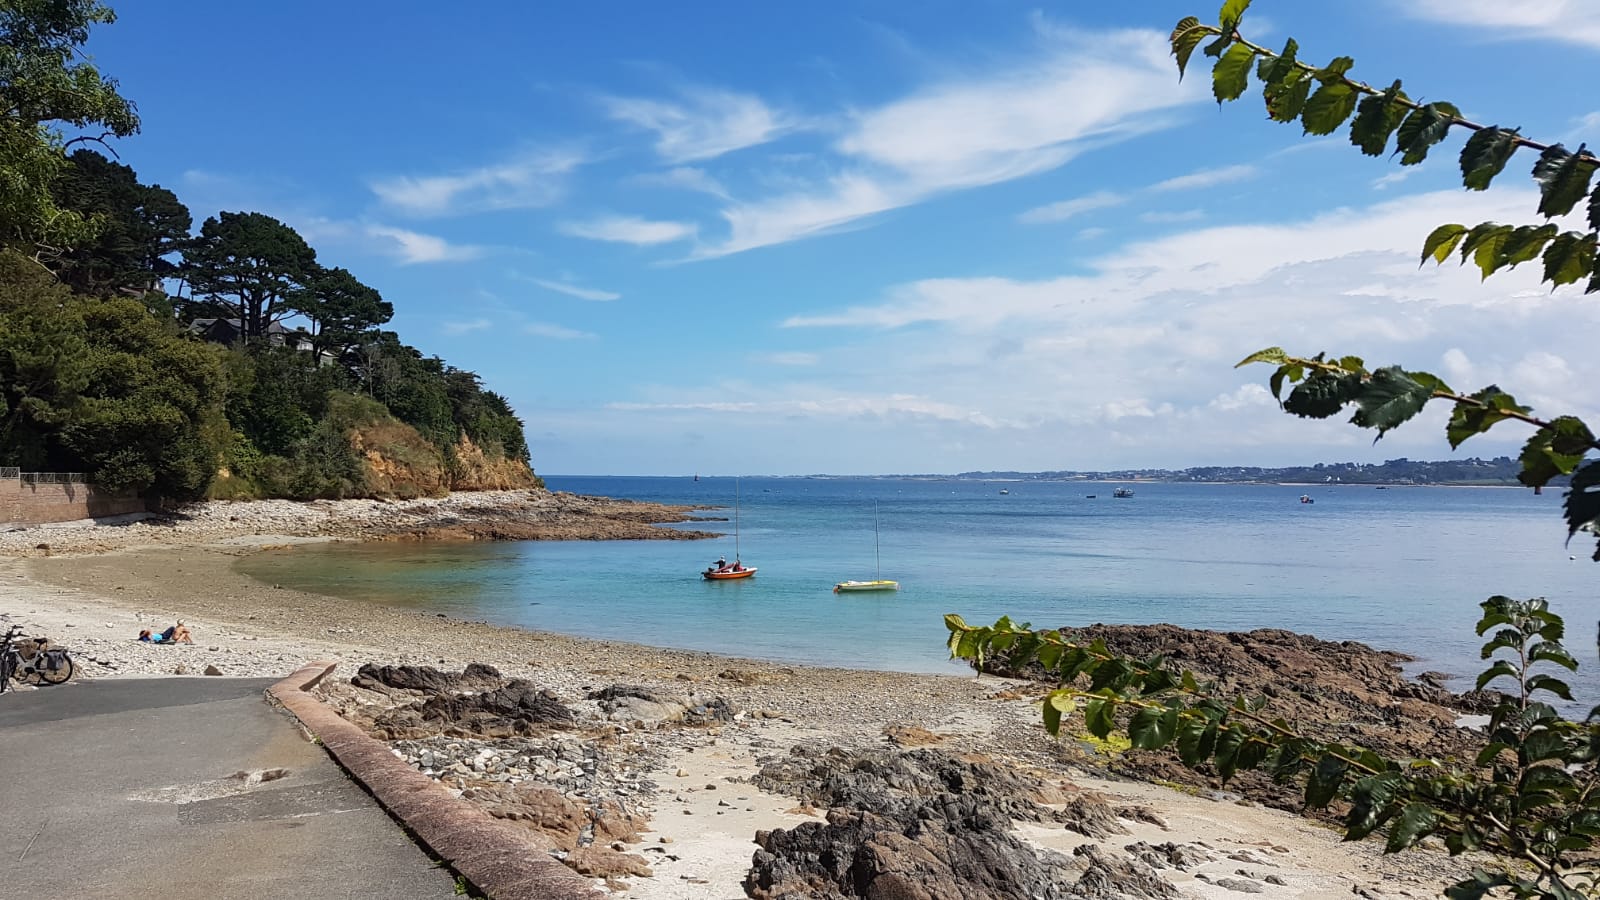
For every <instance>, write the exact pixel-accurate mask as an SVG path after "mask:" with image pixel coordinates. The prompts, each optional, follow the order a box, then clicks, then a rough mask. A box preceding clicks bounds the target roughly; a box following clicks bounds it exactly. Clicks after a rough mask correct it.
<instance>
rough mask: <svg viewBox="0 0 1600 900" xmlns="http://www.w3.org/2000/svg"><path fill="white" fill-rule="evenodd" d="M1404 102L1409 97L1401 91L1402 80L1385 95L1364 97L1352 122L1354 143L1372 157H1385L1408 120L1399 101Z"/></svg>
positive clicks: (1351, 138)
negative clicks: (1397, 133)
mask: <svg viewBox="0 0 1600 900" xmlns="http://www.w3.org/2000/svg"><path fill="white" fill-rule="evenodd" d="M1404 99H1406V94H1405V91H1402V90H1400V82H1399V81H1398V80H1396V81H1395V83H1394V84H1391V85H1389V89H1388V90H1386V91H1384V92H1383V93H1381V94H1373V95H1371V96H1369V97H1366V98H1364V99H1363V100H1362V101H1361V105H1360V106H1359V107H1358V111H1357V112H1356V120H1355V121H1354V122H1352V123H1350V143H1352V144H1354V145H1356V146H1357V147H1360V148H1361V152H1362V153H1365V154H1366V155H1368V156H1382V155H1383V150H1384V148H1385V147H1387V146H1388V144H1389V135H1391V134H1393V133H1394V130H1395V129H1396V128H1399V127H1400V122H1401V121H1402V120H1403V119H1405V116H1406V107H1405V106H1404V105H1402V104H1400V103H1398V102H1396V101H1398V100H1404Z"/></svg>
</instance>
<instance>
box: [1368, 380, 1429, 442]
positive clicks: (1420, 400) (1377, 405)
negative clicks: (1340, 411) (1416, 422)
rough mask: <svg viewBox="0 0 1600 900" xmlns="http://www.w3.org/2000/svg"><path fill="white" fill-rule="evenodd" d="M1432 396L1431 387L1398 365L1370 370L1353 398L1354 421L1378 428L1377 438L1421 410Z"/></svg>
mask: <svg viewBox="0 0 1600 900" xmlns="http://www.w3.org/2000/svg"><path fill="white" fill-rule="evenodd" d="M1432 397H1433V389H1432V388H1430V387H1428V386H1427V385H1423V384H1419V383H1418V382H1417V380H1416V379H1414V378H1412V377H1411V376H1410V375H1408V374H1406V373H1405V372H1404V371H1402V370H1401V369H1400V367H1399V366H1388V367H1386V368H1382V369H1379V370H1377V371H1376V372H1373V373H1372V378H1371V379H1369V380H1368V381H1367V382H1366V384H1365V385H1364V386H1363V387H1362V390H1361V395H1360V396H1358V397H1357V398H1356V406H1357V407H1359V408H1358V409H1357V410H1356V414H1355V416H1354V418H1352V419H1351V420H1350V421H1352V422H1354V423H1355V424H1356V425H1359V426H1360V427H1362V428H1376V429H1378V437H1380V438H1381V437H1383V435H1384V434H1385V433H1386V432H1388V431H1389V430H1390V429H1392V428H1394V427H1396V426H1397V425H1399V424H1400V423H1402V422H1404V421H1406V420H1407V419H1410V418H1411V417H1412V416H1415V415H1416V414H1417V413H1419V412H1421V411H1422V407H1423V406H1425V405H1427V403H1428V401H1429V400H1430V399H1432Z"/></svg>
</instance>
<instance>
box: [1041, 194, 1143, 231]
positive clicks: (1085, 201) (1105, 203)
mask: <svg viewBox="0 0 1600 900" xmlns="http://www.w3.org/2000/svg"><path fill="white" fill-rule="evenodd" d="M1126 202H1128V198H1127V197H1125V196H1123V195H1121V194H1117V193H1113V192H1111V191H1096V192H1094V193H1092V194H1085V195H1084V196H1082V197H1075V198H1073V199H1071V200H1059V201H1057V202H1055V203H1048V204H1045V205H1044V206H1035V207H1034V208H1033V209H1030V210H1028V211H1027V212H1024V213H1022V214H1021V215H1019V216H1017V221H1018V222H1021V223H1023V224H1024V225H1043V224H1047V223H1050V222H1065V221H1066V220H1068V219H1070V218H1072V217H1073V216H1077V215H1082V214H1083V213H1086V212H1093V211H1095V210H1097V209H1109V208H1110V207H1113V206H1121V205H1122V204H1124V203H1126Z"/></svg>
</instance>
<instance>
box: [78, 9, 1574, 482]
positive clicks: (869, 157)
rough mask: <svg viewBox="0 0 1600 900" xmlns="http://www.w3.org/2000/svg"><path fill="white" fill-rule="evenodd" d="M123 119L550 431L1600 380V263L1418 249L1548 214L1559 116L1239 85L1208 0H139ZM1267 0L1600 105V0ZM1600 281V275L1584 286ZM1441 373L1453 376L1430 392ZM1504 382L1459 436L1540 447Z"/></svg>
mask: <svg viewBox="0 0 1600 900" xmlns="http://www.w3.org/2000/svg"><path fill="white" fill-rule="evenodd" d="M112 5H113V6H115V7H118V12H119V15H120V19H119V21H118V22H117V23H116V24H115V25H112V26H106V27H100V28H97V29H96V30H95V31H94V32H93V34H92V36H91V38H90V42H89V45H88V48H87V49H88V52H89V54H90V55H91V56H92V57H93V58H94V60H95V61H96V63H97V64H98V65H99V66H100V67H101V68H102V69H103V70H104V71H105V72H106V73H107V74H109V75H111V76H113V77H115V78H117V79H118V80H119V81H120V84H121V88H122V92H123V93H124V94H125V95H126V96H128V97H130V98H131V99H133V100H134V101H135V102H136V103H137V104H138V108H139V112H140V114H141V116H142V119H143V131H142V133H141V134H139V135H137V136H134V137H131V138H128V139H125V140H121V141H118V142H117V143H116V145H115V149H116V151H117V153H118V154H119V155H120V156H121V159H122V161H123V162H125V163H127V164H128V165H131V166H132V167H133V168H134V169H135V170H137V171H138V173H139V175H140V177H141V179H142V180H144V181H145V182H147V183H158V184H161V185H162V186H164V187H167V188H170V189H172V190H173V191H175V192H176V193H177V194H178V196H179V197H180V199H182V200H183V201H184V202H185V203H186V204H187V205H188V206H189V207H190V209H191V211H192V212H193V213H194V215H195V220H196V227H198V225H199V223H200V221H201V220H203V219H204V218H205V217H207V216H211V215H215V214H216V213H217V212H219V211H224V210H227V211H236V210H254V211H259V212H264V213H267V214H269V215H273V216H276V217H278V218H280V219H282V220H283V221H285V222H287V223H289V224H290V225H292V226H294V227H295V228H296V229H298V230H299V231H300V232H301V234H303V235H304V236H305V237H306V238H307V240H308V241H309V242H310V243H311V244H312V246H314V247H315V248H316V249H317V252H318V257H319V260H320V261H321V262H323V263H324V264H325V265H338V266H344V267H346V268H348V269H350V270H351V271H353V272H354V273H355V274H356V275H357V276H358V277H360V278H361V279H362V280H364V281H366V282H367V283H369V284H371V285H373V286H375V287H377V288H378V289H379V290H381V291H382V292H383V295H384V297H385V298H386V299H388V300H390V301H391V302H393V304H394V306H395V309H396V315H395V318H394V321H393V323H392V324H391V326H390V327H393V328H394V329H395V330H397V331H398V332H399V333H400V335H401V337H402V339H404V340H405V341H406V342H408V343H410V344H412V345H414V346H416V347H418V348H420V349H421V350H423V351H424V352H425V353H428V354H437V355H439V356H442V357H443V358H445V359H446V360H447V361H448V362H450V363H451V364H453V365H456V366H458V367H461V368H465V369H470V370H472V371H474V372H477V373H478V374H479V375H480V376H482V378H483V379H484V381H485V383H486V384H487V385H488V386H489V387H490V388H491V389H492V390H495V391H497V392H499V393H501V394H504V395H505V396H506V397H507V398H508V399H509V400H510V401H511V403H512V405H513V407H514V408H515V409H516V410H517V412H518V414H519V415H520V416H521V417H522V419H523V420H524V422H525V423H526V426H527V435H528V440H529V444H530V448H531V452H532V456H533V464H534V467H535V469H536V470H538V471H540V472H542V473H546V474H617V475H628V474H660V475H683V474H690V473H695V472H698V473H703V474H713V473H715V474H813V473H830V474H890V473H953V472H962V471H973V470H1018V471H1039V470H1063V469H1070V470H1108V469H1124V468H1140V467H1163V468H1181V467H1187V466H1195V465H1269V466H1271V465H1299V464H1309V463H1314V462H1319V461H1326V462H1333V461H1346V460H1357V461H1381V460H1383V459H1390V458H1395V457H1402V456H1405V457H1410V458H1412V459H1443V458H1448V457H1450V456H1452V455H1453V454H1452V451H1451V450H1450V448H1449V446H1448V444H1447V443H1446V442H1445V440H1444V434H1443V432H1444V429H1443V421H1444V417H1445V415H1446V411H1444V410H1439V409H1433V410H1430V411H1429V412H1427V413H1425V414H1424V415H1423V416H1422V417H1420V418H1419V419H1418V420H1416V421H1414V422H1412V423H1410V424H1408V425H1407V426H1405V427H1402V428H1401V429H1399V430H1397V431H1394V432H1391V433H1390V434H1389V435H1387V436H1386V437H1384V438H1383V440H1382V441H1380V442H1378V443H1377V444H1376V445H1374V443H1373V441H1372V436H1373V433H1372V432H1370V431H1364V430H1362V429H1358V428H1355V427H1354V426H1352V425H1349V424H1347V423H1346V422H1344V421H1343V420H1342V419H1335V420H1331V421H1320V422H1313V421H1307V420H1300V419H1296V418H1293V417H1291V416H1287V415H1285V414H1284V413H1282V412H1281V411H1279V410H1278V408H1277V406H1276V403H1275V401H1274V400H1273V399H1272V397H1271V395H1270V393H1268V391H1267V389H1266V386H1265V385H1266V380H1267V376H1268V375H1269V374H1270V369H1268V368H1267V367H1265V366H1256V367H1247V368H1245V369H1239V370H1236V369H1234V367H1233V366H1234V363H1236V362H1237V361H1238V360H1239V359H1241V358H1243V357H1244V356H1246V355H1248V354H1250V353H1252V352H1254V351H1256V350H1259V349H1261V348H1263V347H1266V346H1272V345H1281V346H1283V347H1285V348H1286V349H1288V350H1289V351H1290V352H1292V353H1295V354H1297V355H1305V356H1309V355H1312V354H1315V353H1317V352H1321V351H1327V352H1329V353H1330V354H1332V355H1334V356H1343V355H1347V354H1356V355H1359V356H1362V357H1363V358H1365V359H1366V360H1367V361H1368V362H1369V364H1372V365H1379V364H1400V365H1402V366H1404V367H1405V368H1407V369H1421V370H1425V371H1430V372H1433V373H1434V374H1437V375H1439V376H1440V377H1442V378H1444V379H1445V380H1446V381H1447V382H1449V383H1450V385H1451V386H1453V387H1455V388H1457V389H1459V390H1463V391H1472V390H1476V389H1478V388H1480V387H1483V386H1485V385H1488V384H1491V383H1496V384H1499V385H1500V386H1501V387H1502V388H1504V389H1506V390H1508V391H1511V392H1512V393H1513V394H1515V395H1516V396H1517V397H1518V398H1519V400H1521V401H1522V402H1524V403H1528V404H1531V405H1532V406H1534V407H1535V411H1536V412H1539V413H1544V414H1548V415H1552V416H1553V415H1557V414H1561V413H1574V414H1578V415H1586V416H1595V417H1597V418H1600V410H1597V408H1596V406H1595V399H1594V395H1593V392H1592V391H1590V392H1585V391H1583V390H1581V389H1580V386H1583V385H1593V384H1594V383H1596V382H1597V381H1600V354H1596V353H1594V352H1593V351H1594V346H1595V335H1596V333H1597V331H1596V327H1595V326H1596V325H1597V323H1600V311H1597V310H1600V300H1597V299H1596V298H1592V297H1591V298H1586V297H1584V296H1583V295H1582V293H1581V291H1580V290H1578V289H1577V288H1564V289H1562V290H1558V291H1555V292H1553V293H1552V292H1551V291H1550V290H1549V289H1548V287H1541V286H1540V284H1539V283H1538V277H1537V264H1534V265H1528V266H1523V267H1522V268H1520V269H1518V270H1516V271H1515V272H1511V273H1509V274H1502V275H1498V276H1496V277H1494V278H1492V279H1490V280H1488V281H1487V282H1480V279H1479V277H1478V275H1477V273H1476V270H1475V269H1472V268H1471V267H1469V268H1467V269H1461V268H1458V267H1457V266H1456V265H1454V263H1453V262H1452V263H1450V264H1447V265H1446V266H1444V267H1442V268H1436V267H1433V266H1432V265H1431V264H1430V266H1428V267H1426V268H1421V269H1419V268H1418V266H1417V260H1418V258H1419V253H1420V248H1421V245H1422V241H1423V238H1424V237H1426V235H1427V234H1428V232H1429V231H1430V230H1431V229H1432V228H1433V227H1434V226H1435V225H1438V224H1441V223H1444V222H1463V223H1466V224H1468V225H1471V224H1476V223H1477V222H1479V221H1483V220H1487V219H1495V220H1499V221H1508V222H1514V223H1517V224H1524V223H1529V222H1533V221H1534V220H1535V218H1536V214H1535V212H1534V209H1535V206H1536V205H1537V200H1536V197H1535V186H1534V184H1533V182H1532V181H1531V179H1530V178H1529V177H1528V176H1527V172H1528V170H1529V169H1530V168H1531V166H1532V164H1533V161H1534V160H1533V156H1532V155H1531V154H1530V153H1529V152H1528V151H1522V152H1520V153H1519V154H1518V155H1517V156H1515V157H1514V158H1513V159H1512V162H1511V164H1510V166H1509V167H1508V170H1507V173H1506V174H1505V175H1502V176H1501V178H1500V179H1499V183H1498V186H1497V187H1495V188H1494V189H1492V190H1490V191H1487V192H1483V193H1473V192H1467V191H1465V190H1464V189H1462V188H1461V185H1460V174H1459V171H1458V169H1457V164H1456V156H1457V154H1458V153H1459V150H1460V145H1461V142H1462V141H1463V137H1462V136H1461V135H1460V134H1452V136H1451V138H1450V139H1449V140H1448V141H1447V142H1446V143H1445V144H1444V145H1441V146H1440V147H1438V148H1436V149H1435V151H1434V153H1433V155H1432V158H1430V159H1429V160H1428V161H1427V162H1426V163H1424V164H1423V165H1421V166H1414V167H1402V166H1401V165H1400V164H1399V162H1398V160H1397V159H1391V158H1371V157H1366V156H1363V155H1361V153H1360V152H1359V151H1357V150H1356V149H1355V148H1353V147H1351V146H1350V145H1349V143H1348V139H1347V136H1346V133H1345V132H1343V131H1341V132H1339V133H1336V134H1335V135H1333V136H1330V137H1324V138H1317V137H1306V136H1303V135H1302V134H1301V133H1300V128H1299V126H1298V125H1281V124H1277V123H1273V122H1270V121H1268V120H1267V119H1266V116H1265V113H1264V111H1263V108H1262V104H1261V100H1260V96H1259V87H1257V86H1255V85H1254V84H1253V86H1252V89H1251V93H1249V94H1247V95H1246V97H1245V98H1243V99H1241V100H1240V101H1238V102H1235V103H1229V104H1225V105H1223V106H1221V107H1220V108H1219V106H1218V104H1217V103H1216V102H1215V101H1214V100H1213V99H1212V97H1211V93H1210V72H1209V66H1208V65H1207V64H1208V63H1209V62H1210V60H1208V59H1205V58H1204V57H1202V56H1200V55H1199V54H1198V53H1197V54H1196V56H1195V61H1194V63H1193V64H1192V67H1191V69H1190V73H1189V76H1188V77H1187V78H1186V79H1184V80H1182V81H1180V80H1179V78H1178V76H1177V72H1176V69H1175V67H1174V65H1173V62H1172V59H1171V57H1170V56H1169V54H1168V51H1167V45H1166V34H1167V33H1168V32H1169V31H1170V30H1171V28H1172V25H1173V24H1174V23H1175V22H1176V21H1177V20H1178V19H1179V18H1181V17H1183V16H1185V15H1190V14H1193V15H1197V16H1199V17H1200V18H1201V19H1202V20H1204V21H1212V22H1214V21H1215V20H1216V10H1215V7H1214V2H1208V3H1204V4H1202V3H1195V2H1165V0H1160V2H1143V3H1127V4H1079V3H1058V4H1046V5H1029V4H1022V3H1015V2H1009V0H928V2H923V3H917V4H911V3H903V2H883V0H861V2H856V3H838V2H811V3H805V4H799V3H791V4H778V3H749V2H739V3H735V2H699V3H693V4H664V3H648V4H647V3H643V2H598V0H597V2H592V3H582V4H577V3H510V2H488V0H483V2H474V3H463V4H455V5H447V4H439V3H437V2H426V3H424V2H415V0H391V2H388V3H385V4H383V5H382V6H381V7H378V6H372V5H369V4H353V3H328V2H326V0H323V2H318V3H311V2H305V0H279V2H275V3H270V4H268V3H254V4H233V3H215V2H201V0H150V2H144V3H139V4H135V3H130V2H126V0H124V2H122V3H115V2H113V3H112ZM1399 8H1401V5H1399V4H1393V3H1387V2H1380V0H1352V2H1349V3H1344V4H1339V5H1337V6H1333V5H1328V4H1309V3H1290V2H1286V0H1276V2H1273V0H1258V2H1257V3H1256V4H1255V7H1254V8H1253V9H1252V10H1251V11H1250V12H1249V13H1248V14H1247V16H1246V19H1245V24H1244V28H1243V30H1244V32H1245V33H1246V35H1247V36H1249V37H1251V38H1252V39H1255V40H1257V41H1259V42H1261V43H1265V44H1268V45H1270V46H1280V45H1281V44H1282V43H1283V41H1284V39H1285V38H1287V37H1290V36H1293V37H1294V38H1296V39H1297V40H1298V41H1299V43H1300V47H1301V50H1300V56H1301V58H1302V59H1310V60H1313V61H1325V60H1327V59H1330V58H1332V57H1334V56H1342V55H1348V56H1353V57H1354V58H1355V67H1354V69H1353V70H1352V71H1351V75H1352V76H1353V77H1357V78H1361V79H1363V80H1367V81H1370V82H1373V83H1377V84H1381V85H1387V84H1388V83H1389V82H1391V81H1392V80H1394V79H1395V78H1401V79H1404V82H1405V87H1406V90H1407V92H1408V93H1409V94H1410V95H1411V96H1413V97H1422V98H1425V99H1448V100H1450V101H1452V102H1454V103H1456V104H1457V105H1458V106H1459V107H1460V108H1461V109H1462V110H1463V113H1464V114H1465V115H1466V116H1467V117H1469V118H1472V119H1474V120H1475V121H1480V122H1485V123H1496V124H1500V125H1504V126H1507V127H1510V126H1520V127H1521V128H1522V129H1523V133H1524V134H1527V135H1529V136H1530V137H1533V138H1535V139H1537V140H1542V141H1546V142H1552V141H1562V142H1565V143H1567V144H1568V145H1569V146H1572V145H1575V144H1576V143H1579V142H1582V141H1585V140H1589V141H1600V101H1594V100H1592V99H1590V100H1585V99H1584V96H1585V94H1584V92H1582V91H1579V90H1569V89H1563V88H1562V87H1561V85H1581V84H1588V83H1589V80H1590V76H1591V75H1592V72H1593V67H1594V65H1595V63H1596V62H1597V61H1600V11H1597V8H1596V7H1594V6H1592V5H1588V4H1580V3H1578V2H1577V0H1571V2H1560V0H1525V2H1518V3H1504V2H1489V0H1412V2H1410V3H1407V4H1404V5H1403V8H1404V9H1405V11H1404V12H1398V11H1397V9H1399ZM1597 297H1600V295H1597ZM1434 406H1435V407H1437V406H1439V404H1434ZM1526 438H1527V432H1526V431H1525V430H1519V426H1518V425H1516V423H1507V424H1503V425H1501V426H1499V428H1498V429H1497V430H1496V431H1495V432H1491V433H1490V434H1489V435H1487V436H1485V437H1482V438H1478V439H1475V440H1474V441H1472V442H1469V443H1468V444H1466V445H1465V446H1464V447H1463V448H1462V450H1461V451H1460V452H1459V453H1456V454H1454V455H1458V456H1466V455H1477V456H1485V457H1487V456H1496V455H1500V454H1511V455H1515V453H1516V451H1517V448H1518V446H1519V445H1520V443H1521V441H1523V440H1525V439H1526Z"/></svg>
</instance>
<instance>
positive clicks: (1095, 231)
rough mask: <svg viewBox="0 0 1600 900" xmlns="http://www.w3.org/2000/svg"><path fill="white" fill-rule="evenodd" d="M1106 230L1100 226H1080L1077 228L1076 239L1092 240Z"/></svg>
mask: <svg viewBox="0 0 1600 900" xmlns="http://www.w3.org/2000/svg"><path fill="white" fill-rule="evenodd" d="M1106 231H1107V230H1106V229H1104V228H1100V227H1098V226H1096V227H1093V228H1080V229H1078V240H1080V241H1087V240H1093V239H1094V238H1097V237H1099V236H1101V235H1103V234H1105V233H1106Z"/></svg>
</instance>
